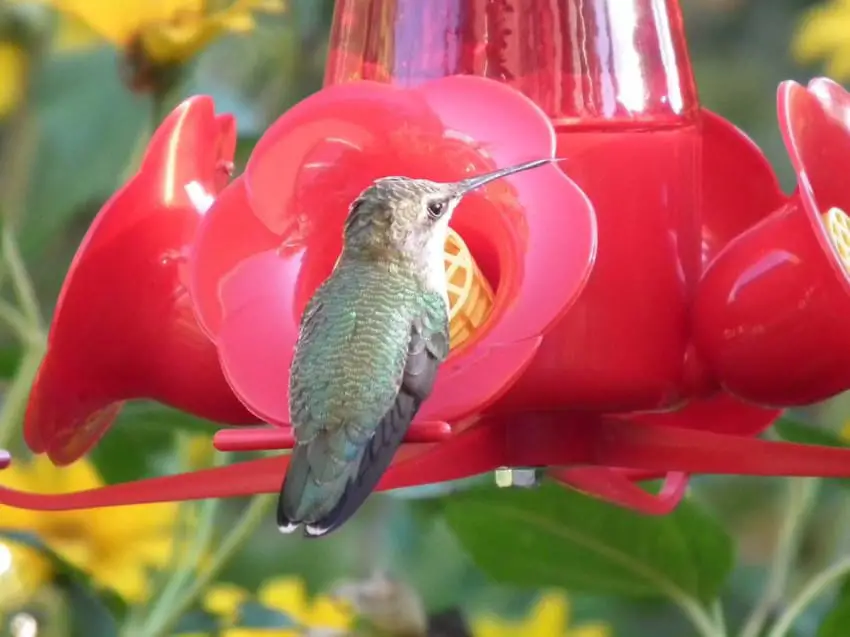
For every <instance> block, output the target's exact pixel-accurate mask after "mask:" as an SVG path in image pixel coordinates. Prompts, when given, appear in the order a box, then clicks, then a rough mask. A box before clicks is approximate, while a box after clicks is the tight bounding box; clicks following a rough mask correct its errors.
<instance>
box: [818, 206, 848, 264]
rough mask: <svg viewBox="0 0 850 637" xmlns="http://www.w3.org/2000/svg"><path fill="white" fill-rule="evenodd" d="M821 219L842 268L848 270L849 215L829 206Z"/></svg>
mask: <svg viewBox="0 0 850 637" xmlns="http://www.w3.org/2000/svg"><path fill="white" fill-rule="evenodd" d="M823 221H824V224H825V225H826V233H827V235H829V240H830V241H831V242H832V245H833V246H835V250H836V252H838V257H839V258H840V259H841V263H842V264H843V265H844V269H845V270H846V271H847V272H850V217H848V216H847V215H846V214H844V211H843V210H842V209H841V208H830V210H829V212H827V213H826V214H825V215H823Z"/></svg>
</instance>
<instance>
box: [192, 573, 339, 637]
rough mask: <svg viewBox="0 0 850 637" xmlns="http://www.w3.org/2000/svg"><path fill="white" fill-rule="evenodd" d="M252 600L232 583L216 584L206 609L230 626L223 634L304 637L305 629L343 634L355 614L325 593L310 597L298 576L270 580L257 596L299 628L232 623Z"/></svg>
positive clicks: (205, 605)
mask: <svg viewBox="0 0 850 637" xmlns="http://www.w3.org/2000/svg"><path fill="white" fill-rule="evenodd" d="M249 599H251V595H249V594H248V592H247V591H245V590H244V589H242V588H239V587H238V586H234V585H232V584H217V585H216V586H214V587H212V588H211V589H210V591H209V592H208V593H207V595H206V598H205V599H204V607H205V608H206V610H207V611H208V612H209V613H211V614H213V615H215V616H217V617H220V618H222V619H223V620H225V623H226V624H228V625H230V626H231V627H230V628H228V629H227V630H225V631H224V632H223V633H222V635H223V637H303V635H304V629H305V628H310V629H317V628H318V629H322V630H327V631H334V630H336V631H339V632H340V635H344V634H345V633H346V631H347V630H348V629H349V628H351V626H352V625H353V624H354V618H355V617H354V613H353V611H352V610H351V609H350V608H349V607H348V606H347V605H344V604H342V603H340V602H338V601H336V600H334V599H332V598H330V597H327V596H323V595H319V596H316V597H314V598H313V599H310V598H309V597H308V596H307V590H306V588H305V587H304V583H303V582H302V581H301V580H300V579H298V578H295V577H279V578H274V579H271V580H268V581H267V582H265V583H264V584H263V585H262V586H261V587H260V590H259V592H258V593H257V596H256V599H257V601H258V602H259V603H260V604H262V605H263V606H265V607H266V608H269V609H271V610H276V611H279V612H281V613H283V614H284V615H286V616H287V617H289V618H290V619H291V620H292V622H293V623H294V624H296V625H297V628H293V629H260V628H239V627H236V626H233V623H234V622H235V620H236V619H237V617H238V615H239V608H240V607H241V605H242V604H243V603H244V602H246V601H248V600H249Z"/></svg>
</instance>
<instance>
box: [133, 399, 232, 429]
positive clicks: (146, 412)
mask: <svg viewBox="0 0 850 637" xmlns="http://www.w3.org/2000/svg"><path fill="white" fill-rule="evenodd" d="M118 424H119V425H128V426H129V425H131V424H132V425H134V426H140V427H145V428H148V429H160V430H163V431H169V432H173V431H184V432H187V433H198V434H205V435H211V434H212V433H213V432H215V431H216V430H217V429H220V428H221V425H218V424H216V423H214V422H212V421H210V420H204V419H203V418H198V417H197V416H192V415H191V414H187V413H185V412H182V411H179V410H177V409H174V408H172V407H166V406H165V405H161V404H159V403H156V402H153V401H146V400H139V401H133V402H132V403H130V404H128V405H127V406H126V407H124V409H122V410H121V415H120V416H119V417H118Z"/></svg>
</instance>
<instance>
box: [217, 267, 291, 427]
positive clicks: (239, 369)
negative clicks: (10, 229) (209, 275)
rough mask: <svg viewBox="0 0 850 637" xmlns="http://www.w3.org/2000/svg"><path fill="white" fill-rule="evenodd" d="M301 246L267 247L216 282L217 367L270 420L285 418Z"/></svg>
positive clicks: (285, 420)
mask: <svg viewBox="0 0 850 637" xmlns="http://www.w3.org/2000/svg"><path fill="white" fill-rule="evenodd" d="M303 258H304V253H303V252H302V251H291V252H285V253H281V252H276V251H267V252H262V253H260V254H257V255H254V256H253V257H250V258H248V259H246V260H245V261H243V262H242V263H241V264H240V265H239V266H238V267H237V268H236V269H235V270H234V271H233V272H232V273H231V274H230V275H229V276H228V278H227V279H226V280H225V281H224V283H223V284H222V286H221V295H222V306H223V307H224V308H226V309H225V312H226V313H225V315H224V317H223V319H222V323H221V329H220V331H219V333H218V341H217V344H218V351H219V356H220V360H221V365H222V369H223V370H224V374H225V376H226V377H227V380H228V382H229V383H230V387H231V388H232V389H233V391H234V393H235V394H236V395H237V396H239V398H240V399H241V400H242V401H243V402H244V403H245V404H246V405H247V406H248V408H249V409H250V410H251V411H252V412H253V413H254V414H256V415H257V416H259V417H260V418H262V419H263V420H265V421H266V422H269V423H274V424H287V423H288V422H289V382H288V378H289V366H290V364H291V363H292V356H293V353H294V345H295V342H296V339H297V338H298V329H299V324H300V317H299V316H298V315H297V314H296V313H295V312H294V311H293V307H295V306H296V305H297V302H296V300H295V298H294V297H295V296H297V294H298V292H299V288H300V287H301V286H300V285H299V284H300V281H299V273H300V272H301V270H302V264H303Z"/></svg>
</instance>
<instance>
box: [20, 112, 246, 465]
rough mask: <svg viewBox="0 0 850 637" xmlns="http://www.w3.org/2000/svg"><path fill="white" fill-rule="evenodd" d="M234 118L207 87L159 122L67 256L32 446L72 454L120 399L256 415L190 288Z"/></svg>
mask: <svg viewBox="0 0 850 637" xmlns="http://www.w3.org/2000/svg"><path fill="white" fill-rule="evenodd" d="M234 147H235V125H234V122H233V118H232V117H231V116H228V115H221V116H216V114H215V109H214V105H213V102H212V100H211V99H210V98H208V97H203V96H199V97H194V98H190V99H188V100H186V101H184V102H183V103H182V104H181V105H180V106H178V107H177V108H176V109H175V110H174V111H172V113H171V114H170V115H169V116H168V117H167V118H166V119H165V121H164V122H163V123H162V125H161V126H160V127H159V128H158V129H157V131H156V132H155V133H154V135H153V137H152V139H151V142H150V144H149V146H148V149H147V152H146V154H145V157H144V159H143V161H142V165H141V168H140V170H139V172H138V173H137V174H136V175H135V176H134V177H133V178H132V179H131V180H130V181H129V182H128V183H127V184H126V185H125V186H124V187H123V188H122V189H121V190H119V191H118V192H117V193H116V194H115V195H113V197H112V198H111V199H110V200H109V201H108V202H107V203H106V204H105V205H104V206H103V208H102V209H101V211H100V212H99V213H98V216H97V218H96V219H95V221H94V222H93V223H92V225H91V227H90V228H89V231H88V233H87V234H86V237H85V238H84V240H83V242H82V243H81V245H80V247H79V249H78V250H77V254H76V255H75V257H74V260H73V262H72V264H71V267H70V269H69V271H68V274H67V276H66V279H65V282H64V284H63V287H62V292H61V293H60V296H59V300H58V303H57V306H56V311H55V313H54V317H53V323H52V325H51V328H50V334H49V337H48V350H47V354H46V356H45V358H44V360H43V362H42V365H41V368H40V370H39V372H38V375H37V377H36V380H35V383H34V387H33V390H32V392H31V395H30V400H29V404H28V408H27V413H26V422H25V438H26V441H27V444H28V445H29V446H30V448H31V449H32V450H33V451H35V452H37V453H41V452H46V453H47V454H48V456H49V457H50V458H51V460H53V461H54V462H56V463H58V464H68V463H71V462H73V461H74V460H76V459H77V458H79V457H80V456H81V455H83V454H84V453H85V452H86V451H88V450H89V449H90V448H91V447H92V446H93V445H94V444H95V443H96V442H97V440H98V439H99V438H100V437H101V436H102V435H103V433H104V432H105V431H106V429H107V427H108V426H109V425H110V424H111V422H112V421H113V420H114V418H115V416H116V414H117V413H118V411H119V410H120V408H121V402H122V401H123V400H126V399H131V398H139V397H147V398H153V399H156V400H159V401H161V402H164V403H166V404H170V405H172V406H175V407H177V408H180V409H184V410H185V411H189V412H190V413H193V414H196V415H199V416H202V417H205V418H209V419H212V420H221V421H223V422H251V421H252V420H254V419H253V418H252V417H251V415H250V414H249V413H248V412H247V411H246V410H245V409H244V408H243V407H242V405H241V404H240V403H239V402H238V400H237V399H236V398H235V397H234V396H233V394H232V392H231V391H230V389H229V387H228V386H227V384H226V382H225V380H224V377H223V375H222V374H221V371H220V369H219V366H218V357H217V353H216V350H215V347H214V346H213V344H212V343H211V342H210V341H209V340H208V339H207V338H206V336H205V335H204V334H203V333H202V332H201V331H200V329H199V328H198V325H197V322H196V320H195V318H194V311H193V308H192V305H191V303H190V299H189V296H188V294H187V292H186V286H187V277H188V273H187V267H186V262H187V252H188V246H189V244H190V243H191V240H192V238H193V235H194V232H195V230H196V228H197V226H198V222H199V220H200V216H201V214H203V212H204V211H205V210H206V208H207V207H209V204H210V202H211V200H212V199H213V198H214V196H215V194H216V193H217V192H218V191H219V190H220V189H221V187H222V186H223V183H222V182H223V181H224V180H226V179H227V178H228V172H227V171H228V164H229V162H230V160H231V159H232V156H233V152H234Z"/></svg>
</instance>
